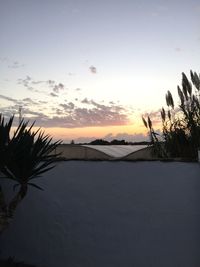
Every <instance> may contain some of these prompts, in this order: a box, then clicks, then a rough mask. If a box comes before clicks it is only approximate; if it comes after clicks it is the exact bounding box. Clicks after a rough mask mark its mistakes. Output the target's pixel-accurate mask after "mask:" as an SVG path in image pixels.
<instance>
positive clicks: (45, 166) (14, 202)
mask: <svg viewBox="0 0 200 267" xmlns="http://www.w3.org/2000/svg"><path fill="white" fill-rule="evenodd" d="M13 119H14V117H11V118H10V119H9V121H8V122H7V123H5V120H4V118H3V116H0V172H1V174H2V177H3V178H7V179H11V180H13V181H14V182H15V184H14V187H13V189H16V188H19V189H18V191H17V193H16V194H15V196H14V197H13V198H12V199H11V201H10V202H9V203H6V202H5V198H4V195H3V191H2V188H1V187H0V232H1V231H2V230H3V229H4V228H6V226H7V225H8V224H9V221H10V219H12V218H13V215H14V212H15V210H16V208H17V206H18V204H19V203H20V202H21V200H22V199H23V198H24V197H25V196H26V194H27V190H28V186H33V187H35V188H37V189H40V190H42V188H41V187H39V186H38V185H37V184H35V183H33V182H32V181H33V179H35V178H38V177H40V176H41V175H42V174H43V173H45V172H47V171H49V170H50V169H52V168H54V167H55V163H56V162H57V161H58V160H59V159H60V155H59V154H56V153H54V152H55V150H56V147H57V146H58V145H59V144H60V143H61V142H60V141H57V142H52V138H51V137H50V136H49V135H46V134H45V133H44V132H43V131H42V130H41V129H38V130H37V131H33V126H34V124H32V125H31V126H30V127H28V122H25V121H24V120H22V121H21V122H20V124H19V125H18V127H17V129H16V130H15V131H14V133H13V135H12V137H11V127H12V124H13Z"/></svg>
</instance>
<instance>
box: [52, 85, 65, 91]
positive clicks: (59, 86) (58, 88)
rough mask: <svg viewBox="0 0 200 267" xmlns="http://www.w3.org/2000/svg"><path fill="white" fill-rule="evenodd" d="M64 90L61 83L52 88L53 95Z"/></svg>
mask: <svg viewBox="0 0 200 267" xmlns="http://www.w3.org/2000/svg"><path fill="white" fill-rule="evenodd" d="M64 88H65V86H64V84H62V83H59V84H55V85H54V87H53V91H54V92H55V93H59V92H60V91H61V90H64Z"/></svg>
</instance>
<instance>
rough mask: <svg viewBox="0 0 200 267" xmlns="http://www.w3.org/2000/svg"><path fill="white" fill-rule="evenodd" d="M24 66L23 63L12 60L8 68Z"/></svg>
mask: <svg viewBox="0 0 200 267" xmlns="http://www.w3.org/2000/svg"><path fill="white" fill-rule="evenodd" d="M24 66H25V64H21V63H19V62H18V61H14V62H12V63H11V64H9V65H8V68H10V69H18V68H22V67H24Z"/></svg>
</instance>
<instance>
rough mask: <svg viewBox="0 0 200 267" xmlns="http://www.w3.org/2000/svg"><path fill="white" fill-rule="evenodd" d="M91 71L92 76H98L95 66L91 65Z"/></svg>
mask: <svg viewBox="0 0 200 267" xmlns="http://www.w3.org/2000/svg"><path fill="white" fill-rule="evenodd" d="M89 70H90V72H91V73H92V74H96V73H97V68H96V67H95V66H93V65H91V66H90V67H89Z"/></svg>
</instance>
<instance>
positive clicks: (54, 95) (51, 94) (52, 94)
mask: <svg viewBox="0 0 200 267" xmlns="http://www.w3.org/2000/svg"><path fill="white" fill-rule="evenodd" d="M50 96H53V97H58V95H57V94H54V93H50Z"/></svg>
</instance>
